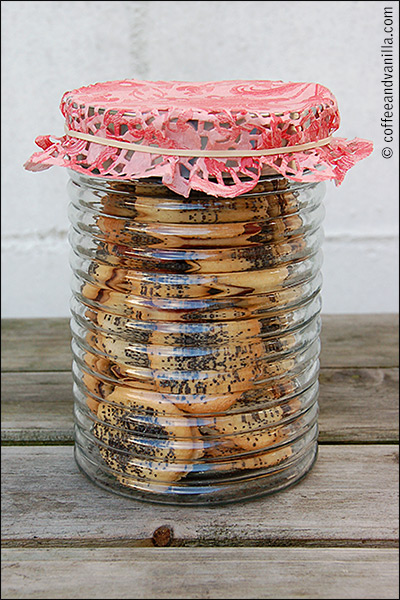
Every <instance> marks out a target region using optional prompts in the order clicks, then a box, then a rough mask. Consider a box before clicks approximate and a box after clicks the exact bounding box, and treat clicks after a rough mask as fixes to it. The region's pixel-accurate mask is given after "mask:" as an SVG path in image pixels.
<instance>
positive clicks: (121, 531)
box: [2, 445, 398, 546]
mask: <svg viewBox="0 0 400 600" xmlns="http://www.w3.org/2000/svg"><path fill="white" fill-rule="evenodd" d="M397 463H398V448H397V446H394V445H356V446H349V445H343V446H342V445H339V446H333V445H332V446H331V445H325V446H321V447H320V455H319V458H318V460H317V462H316V464H315V466H314V468H313V470H312V471H311V473H310V474H309V475H308V476H307V477H306V478H305V479H304V480H303V481H302V482H300V483H298V484H297V485H296V486H293V487H292V488H290V489H288V490H286V491H282V492H280V493H279V494H274V495H271V496H267V497H265V498H263V499H260V500H256V501H250V502H241V503H237V504H234V505H227V506H223V507H207V508H193V507H192V508H189V507H175V506H164V505H152V504H146V503H140V502H137V501H133V500H131V499H128V498H123V497H119V496H117V495H115V494H113V493H111V492H108V491H105V490H102V489H100V488H98V487H97V486H94V485H93V484H92V483H91V482H90V481H88V480H87V479H86V478H85V477H84V476H83V475H82V474H81V473H80V472H79V471H78V469H77V467H76V465H75V463H74V459H73V448H72V447H68V446H30V447H29V446H10V447H6V448H3V460H2V473H3V486H2V487H3V490H2V514H3V538H4V540H5V541H7V540H8V541H9V543H12V544H13V545H16V544H18V543H19V544H20V545H24V544H25V543H27V542H32V541H35V539H36V540H38V541H39V542H38V543H42V542H43V541H45V540H55V542H56V543H57V544H59V543H60V542H62V541H64V542H71V543H72V542H76V541H79V543H80V544H82V543H83V542H84V541H86V542H87V541H91V542H92V543H95V544H96V545H101V543H102V540H108V541H110V540H117V541H118V543H119V544H121V543H122V542H123V541H124V540H125V541H126V540H131V541H134V540H139V541H140V540H141V541H143V540H151V537H152V535H153V532H154V531H155V530H156V529H157V528H158V527H160V526H161V525H167V526H168V527H170V528H171V529H172V530H173V531H174V540H175V543H176V544H179V543H181V542H185V543H187V542H194V543H195V544H196V545H198V546H202V545H219V544H222V545H253V546H254V545H271V544H279V542H281V543H282V544H287V543H289V545H296V544H297V545H298V544H299V543H303V542H307V541H310V540H314V541H315V540H318V543H319V544H320V545H326V544H327V543H330V544H331V545H335V544H337V543H342V544H346V545H348V546H351V545H353V546H354V545H355V544H356V543H357V544H370V545H371V544H375V545H379V544H382V543H386V544H392V543H393V542H395V540H396V539H398V511H397V502H398V483H397V482H398V464H397Z"/></svg>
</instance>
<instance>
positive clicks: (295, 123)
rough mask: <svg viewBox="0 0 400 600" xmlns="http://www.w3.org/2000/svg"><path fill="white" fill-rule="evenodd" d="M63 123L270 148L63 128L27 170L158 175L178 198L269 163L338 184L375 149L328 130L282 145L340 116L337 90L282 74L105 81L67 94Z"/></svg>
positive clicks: (290, 174)
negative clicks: (181, 152) (183, 152)
mask: <svg viewBox="0 0 400 600" xmlns="http://www.w3.org/2000/svg"><path fill="white" fill-rule="evenodd" d="M60 108H61V111H62V114H63V115H64V117H65V124H66V127H67V128H68V129H69V130H74V131H77V132H82V133H85V134H90V135H93V136H98V137H101V138H107V139H109V140H110V143H111V144H112V143H113V140H118V141H123V142H128V143H131V144H138V145H140V144H143V145H146V146H150V145H151V146H154V147H155V148H161V149H190V150H193V153H194V154H196V151H198V150H201V151H204V150H206V151H215V150H217V151H219V152H221V151H225V150H226V151H232V150H235V151H243V153H246V152H248V151H251V150H256V149H257V150H258V149H262V150H264V149H265V150H270V149H276V154H275V153H274V154H273V155H266V156H256V157H255V156H251V157H249V156H247V157H246V156H243V157H239V158H233V157H229V156H228V157H225V158H224V157H223V158H211V157H204V156H201V157H199V156H197V157H196V156H165V155H159V154H156V153H154V154H153V153H149V152H140V151H135V150H126V149H125V150H122V149H120V148H115V147H112V146H104V145H100V144H98V143H95V142H93V141H84V140H79V139H76V138H74V137H71V136H69V135H64V136H62V137H57V138H54V137H52V136H50V135H45V136H39V137H38V138H36V144H37V145H38V146H39V147H40V148H41V151H40V152H36V153H34V154H33V155H32V156H31V158H30V159H29V160H28V161H27V162H26V163H25V165H24V166H25V168H26V169H28V170H30V171H40V170H43V169H48V168H49V167H51V166H53V165H58V166H62V167H68V168H70V169H73V170H74V171H77V172H79V173H83V174H86V175H89V176H94V177H96V176H97V177H102V178H108V179H116V180H135V179H142V178H148V177H158V178H161V179H162V183H163V184H164V185H166V186H167V187H169V188H170V189H171V190H173V191H174V192H176V193H178V194H181V195H183V196H185V197H187V196H189V194H190V191H191V190H199V191H202V192H205V193H207V194H211V195H213V196H222V197H226V198H233V197H235V196H238V195H240V194H243V193H245V192H249V191H250V190H251V189H252V188H253V187H254V186H255V185H256V183H257V182H258V180H259V178H260V176H261V174H262V172H263V170H264V172H265V169H266V167H269V168H270V169H272V170H273V171H274V172H277V173H280V174H281V175H283V176H284V177H286V178H287V179H291V180H294V181H302V182H306V181H309V182H316V181H323V180H328V179H333V180H335V181H336V183H337V184H340V183H341V182H342V181H343V179H344V176H345V174H346V172H347V171H348V170H349V169H350V168H351V167H353V166H354V165H355V164H356V163H357V162H358V161H359V160H361V159H363V158H366V157H367V156H368V155H369V154H370V153H371V152H372V150H373V146H372V142H369V141H367V140H362V139H359V138H355V139H353V140H351V141H348V140H346V139H344V138H339V137H337V138H332V140H331V141H330V143H329V145H325V146H321V147H318V148H313V149H311V150H303V151H296V152H292V153H286V154H284V153H281V154H280V153H279V148H282V147H285V146H294V145H299V144H305V143H309V142H317V141H318V140H323V139H325V138H327V137H328V136H330V135H332V134H333V133H334V132H335V131H337V129H338V127H339V123H340V117H339V111H338V107H337V102H336V99H335V97H334V96H333V95H332V94H331V92H330V91H329V90H328V89H327V88H325V87H323V86H322V85H320V84H315V83H283V82H282V81H219V82H215V81H213V82H198V83H194V82H178V81H170V82H166V81H157V82H149V81H137V80H125V81H111V82H106V83H97V84H94V85H90V86H87V87H82V88H79V89H77V90H73V91H70V92H66V93H65V94H64V96H63V98H62V100H61V105H60Z"/></svg>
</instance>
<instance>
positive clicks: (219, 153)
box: [65, 126, 332, 158]
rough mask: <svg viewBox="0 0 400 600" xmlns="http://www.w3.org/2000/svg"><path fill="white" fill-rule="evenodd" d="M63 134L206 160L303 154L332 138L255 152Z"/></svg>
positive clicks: (168, 154)
mask: <svg viewBox="0 0 400 600" xmlns="http://www.w3.org/2000/svg"><path fill="white" fill-rule="evenodd" d="M65 133H66V135H68V136H70V137H74V138H77V139H79V140H84V141H86V142H91V143H93V144H100V145H102V146H110V147H112V148H121V149H122V150H134V151H135V152H146V153H149V154H157V155H161V156H190V157H193V158H197V157H206V158H228V157H231V156H232V157H237V158H244V157H247V156H271V155H276V154H289V153H292V152H304V151H305V150H313V149H314V148H320V147H321V146H327V145H328V144H330V142H331V141H332V136H331V135H330V136H329V137H327V138H324V139H322V140H318V141H316V142H308V143H307V144H297V145H296V146H282V147H280V148H264V149H256V150H197V149H194V148H193V149H189V148H185V149H183V148H158V147H157V146H145V145H144V144H134V143H130V142H123V141H120V140H114V139H110V138H102V137H99V136H97V135H91V134H90V133H83V132H81V131H74V130H72V129H68V128H67V126H65Z"/></svg>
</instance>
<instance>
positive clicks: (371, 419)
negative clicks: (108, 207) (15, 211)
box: [2, 315, 399, 599]
mask: <svg viewBox="0 0 400 600" xmlns="http://www.w3.org/2000/svg"><path fill="white" fill-rule="evenodd" d="M397 333H398V317H397V316H396V315H358V316H355V315H340V316H339V315H336V316H335V315H327V316H323V329H322V336H321V338H322V354H321V373H320V383H321V392H320V419H319V423H320V437H319V440H320V447H319V458H318V460H317V463H316V465H315V466H314V468H313V470H312V471H311V473H310V474H309V475H308V476H307V477H306V478H305V479H304V480H302V481H301V482H300V483H299V484H297V485H296V486H294V487H292V488H289V489H288V490H285V491H282V492H279V493H277V494H274V495H271V496H266V497H264V498H262V499H261V500H260V499H258V500H252V501H247V502H239V503H237V504H232V505H227V506H222V507H221V506H220V507H214V508H212V507H206V508H194V507H192V508H189V507H187V508H186V507H171V506H162V505H152V504H147V503H141V502H138V501H134V500H130V499H128V498H123V497H120V496H117V495H115V494H112V493H110V492H107V491H104V490H102V489H100V488H98V487H96V486H95V485H94V484H92V483H91V482H90V481H88V480H87V479H86V478H85V477H84V476H83V475H82V474H81V473H80V472H79V471H78V468H77V467H76V465H75V462H74V459H73V438H72V435H73V433H72V407H73V400H72V393H71V386H72V383H71V382H72V378H71V374H70V366H71V354H70V348H69V322H68V320H67V319H47V320H42V319H36V320H14V319H12V320H11V319H9V320H3V322H2V400H3V401H2V439H3V448H2V455H3V456H2V458H3V460H2V490H3V493H2V569H3V575H2V597H3V598H107V599H108V598H156V599H158V598H160V599H162V598H187V599H191V598H243V599H244V598H255V599H257V598H359V599H361V598H385V599H386V598H398V597H399V596H398V565H399V561H398V550H397V547H398V408H397V399H398V346H397ZM163 546H164V547H163Z"/></svg>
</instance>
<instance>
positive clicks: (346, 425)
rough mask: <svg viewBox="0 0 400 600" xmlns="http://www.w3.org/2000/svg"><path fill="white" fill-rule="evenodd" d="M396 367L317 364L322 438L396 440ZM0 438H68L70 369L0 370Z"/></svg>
mask: <svg viewBox="0 0 400 600" xmlns="http://www.w3.org/2000/svg"><path fill="white" fill-rule="evenodd" d="M398 381H399V379H398V369H324V368H323V369H321V373H320V417H319V425H320V436H319V439H320V441H322V442H352V443H354V442H358V443H359V442H365V443H373V442H396V441H397V440H398V439H399V436H398ZM1 390H2V392H1V396H2V439H3V441H9V442H11V441H14V442H40V441H41V442H46V443H48V442H70V443H72V440H73V397H72V375H71V373H69V372H41V373H3V376H2V383H1Z"/></svg>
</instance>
